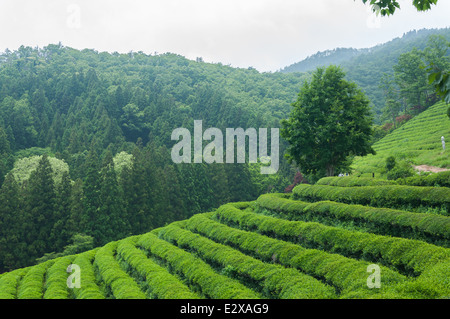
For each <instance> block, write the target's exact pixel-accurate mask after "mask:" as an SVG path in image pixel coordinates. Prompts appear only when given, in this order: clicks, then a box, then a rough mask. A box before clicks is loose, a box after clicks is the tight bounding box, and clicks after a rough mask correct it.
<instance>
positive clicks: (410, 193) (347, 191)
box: [293, 184, 450, 213]
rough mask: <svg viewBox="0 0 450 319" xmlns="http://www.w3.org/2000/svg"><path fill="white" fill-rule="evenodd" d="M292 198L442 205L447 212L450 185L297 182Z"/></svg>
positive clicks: (348, 202) (393, 205)
mask: <svg viewBox="0 0 450 319" xmlns="http://www.w3.org/2000/svg"><path fill="white" fill-rule="evenodd" d="M293 198H294V199H300V200H307V201H313V202H314V201H321V200H332V201H335V202H343V203H347V204H360V205H370V206H376V207H390V208H399V207H404V206H411V207H421V206H428V207H443V208H445V209H446V211H447V213H448V212H450V188H446V187H419V186H403V185H390V186H361V187H338V186H328V185H307V184H300V185H297V186H296V187H295V188H294V189H293Z"/></svg>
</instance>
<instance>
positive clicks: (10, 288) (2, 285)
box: [0, 267, 29, 299]
mask: <svg viewBox="0 0 450 319" xmlns="http://www.w3.org/2000/svg"><path fill="white" fill-rule="evenodd" d="M28 270H29V267H28V268H21V269H17V270H13V271H11V272H8V273H4V274H2V276H1V277H0V299H16V298H17V287H18V285H19V282H20V280H21V279H22V278H23V276H24V275H25V274H26V273H27V271H28Z"/></svg>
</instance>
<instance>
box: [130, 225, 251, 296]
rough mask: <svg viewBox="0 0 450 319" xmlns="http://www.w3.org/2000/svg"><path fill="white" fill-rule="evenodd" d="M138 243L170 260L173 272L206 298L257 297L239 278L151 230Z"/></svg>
mask: <svg viewBox="0 0 450 319" xmlns="http://www.w3.org/2000/svg"><path fill="white" fill-rule="evenodd" d="M137 246H138V247H142V248H144V249H145V250H148V251H149V252H150V254H151V255H154V256H156V257H158V258H160V259H162V260H164V261H165V262H167V263H169V265H170V268H172V269H173V270H174V272H175V273H177V274H180V275H181V276H183V277H184V278H185V279H186V280H187V282H188V283H189V285H194V286H197V287H198V288H199V289H200V291H201V293H202V294H203V295H205V296H206V297H208V298H213V299H255V298H258V297H259V296H258V294H256V293H255V292H253V291H252V290H250V289H249V288H247V287H245V286H244V285H242V284H241V283H239V282H238V281H236V280H234V279H231V278H228V277H226V276H224V275H220V274H218V273H216V272H215V271H214V270H213V268H212V267H211V266H210V265H208V264H207V263H205V262H204V261H202V260H201V259H200V258H197V257H195V256H194V255H192V254H190V253H188V252H186V251H184V250H183V249H181V248H178V247H176V246H174V245H171V244H170V243H167V242H165V241H163V240H161V239H158V238H157V237H156V235H155V234H153V233H147V234H145V235H143V236H142V237H141V238H140V239H139V241H138V242H137Z"/></svg>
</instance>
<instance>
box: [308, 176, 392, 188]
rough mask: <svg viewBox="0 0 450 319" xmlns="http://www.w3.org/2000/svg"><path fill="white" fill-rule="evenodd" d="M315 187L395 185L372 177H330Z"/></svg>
mask: <svg viewBox="0 0 450 319" xmlns="http://www.w3.org/2000/svg"><path fill="white" fill-rule="evenodd" d="M316 184H317V185H330V186H341V187H351V186H382V185H395V184H397V183H396V182H395V181H390V180H385V179H380V178H372V177H356V176H339V177H336V176H331V177H323V178H321V179H320V180H318V181H317V182H316Z"/></svg>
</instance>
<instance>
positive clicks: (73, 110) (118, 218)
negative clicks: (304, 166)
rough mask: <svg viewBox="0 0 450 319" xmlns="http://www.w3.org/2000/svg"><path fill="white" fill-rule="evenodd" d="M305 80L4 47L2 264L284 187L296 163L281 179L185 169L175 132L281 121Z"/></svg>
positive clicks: (172, 60) (0, 91) (180, 62)
mask: <svg viewBox="0 0 450 319" xmlns="http://www.w3.org/2000/svg"><path fill="white" fill-rule="evenodd" d="M301 79H302V75H300V74H290V75H285V74H279V73H277V74H261V73H259V72H257V71H256V70H253V69H236V68H231V67H229V66H224V65H221V64H208V63H203V62H201V59H197V61H191V60H188V59H186V58H184V57H182V56H178V55H175V54H162V55H146V54H144V53H142V52H141V53H134V52H130V53H129V54H118V53H114V54H109V53H104V52H97V51H94V50H87V49H86V50H83V51H79V50H75V49H72V48H69V47H64V46H62V45H61V44H58V45H48V46H46V47H44V48H30V47H20V48H19V49H18V50H16V51H13V52H11V51H7V52H4V53H3V54H2V55H1V56H0V83H1V85H0V183H2V184H3V185H2V188H1V191H0V197H1V199H2V200H1V202H2V206H1V207H0V215H1V216H2V217H3V218H2V225H1V227H0V271H5V270H10V269H13V268H17V267H23V266H27V265H30V264H33V263H34V262H35V260H36V258H40V257H42V256H44V254H48V253H53V254H51V255H49V257H51V256H55V254H56V253H61V252H62V251H63V250H64V249H69V250H70V249H72V250H73V249H77V247H78V248H80V247H86V246H87V247H89V246H92V245H93V246H98V245H102V244H105V243H107V242H109V241H111V240H115V239H118V238H123V237H125V236H128V235H132V234H138V233H142V232H143V231H148V230H150V229H152V228H154V227H158V226H162V225H164V224H165V223H167V222H171V221H173V220H178V219H184V218H186V217H189V216H192V215H193V214H195V213H200V212H204V211H207V210H209V209H212V208H217V207H218V206H219V205H221V204H224V203H226V202H228V201H238V200H252V199H255V198H256V197H257V196H258V195H259V194H261V193H264V192H267V191H269V192H270V191H283V190H284V188H285V187H286V186H287V185H289V184H290V183H291V181H292V179H293V174H294V173H295V172H291V167H290V166H289V165H288V164H287V163H286V162H284V161H283V162H282V163H281V165H280V170H279V172H278V174H277V175H273V176H263V175H261V174H260V172H259V169H258V167H259V166H258V165H259V164H252V165H251V166H249V165H247V164H239V165H219V164H218V165H206V164H195V165H193V164H192V165H190V164H183V165H175V164H174V163H173V162H172V160H171V158H170V148H171V147H172V145H173V144H174V143H175V142H174V141H172V140H171V133H172V131H173V129H175V128H177V127H185V128H188V129H190V130H192V129H193V124H194V120H203V127H204V128H205V129H206V128H207V127H217V128H219V129H222V130H224V129H225V128H228V127H229V128H239V127H242V128H244V129H245V128H249V127H254V128H260V127H266V128H270V127H278V126H279V120H280V119H281V118H283V117H284V116H285V114H286V113H287V112H288V109H289V105H290V103H291V102H292V101H293V100H294V99H295V97H296V94H297V91H298V88H299V85H300V83H301ZM283 147H284V146H283V145H281V150H280V151H281V152H282V151H283ZM8 172H11V174H9V175H8ZM56 176H57V177H56ZM236 180H239V183H235V182H234V181H236ZM49 236H50V237H49ZM74 236H75V237H74ZM49 238H50V240H49ZM67 246H69V247H67Z"/></svg>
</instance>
